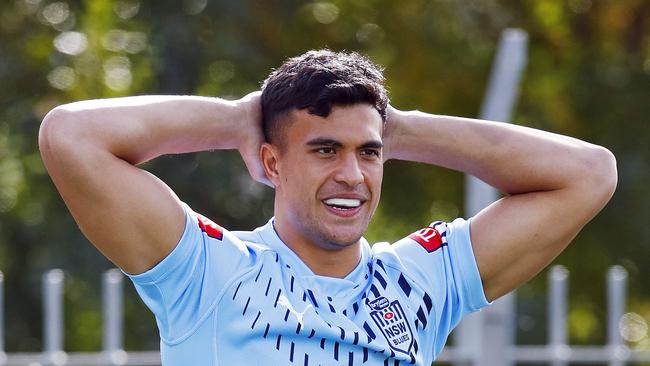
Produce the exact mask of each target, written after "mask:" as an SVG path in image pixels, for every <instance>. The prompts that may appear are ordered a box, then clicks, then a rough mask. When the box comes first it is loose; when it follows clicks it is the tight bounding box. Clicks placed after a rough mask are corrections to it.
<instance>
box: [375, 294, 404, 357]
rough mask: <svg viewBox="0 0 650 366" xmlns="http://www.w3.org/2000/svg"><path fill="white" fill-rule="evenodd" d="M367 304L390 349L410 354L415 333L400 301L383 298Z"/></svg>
mask: <svg viewBox="0 0 650 366" xmlns="http://www.w3.org/2000/svg"><path fill="white" fill-rule="evenodd" d="M367 304H368V306H369V307H370V309H371V310H372V311H371V312H370V316H371V317H372V320H373V321H374V322H375V324H377V326H378V327H379V329H380V330H381V332H382V334H383V335H384V337H386V340H387V341H388V344H389V345H390V348H392V349H393V350H395V351H397V352H402V353H405V354H407V355H408V354H410V352H411V347H412V346H413V332H412V331H411V326H410V325H409V322H408V320H407V319H406V315H405V314H404V309H403V308H402V305H401V304H400V303H399V301H397V300H394V301H389V300H388V299H387V298H385V297H384V296H381V297H378V298H377V299H375V300H372V301H368V302H367Z"/></svg>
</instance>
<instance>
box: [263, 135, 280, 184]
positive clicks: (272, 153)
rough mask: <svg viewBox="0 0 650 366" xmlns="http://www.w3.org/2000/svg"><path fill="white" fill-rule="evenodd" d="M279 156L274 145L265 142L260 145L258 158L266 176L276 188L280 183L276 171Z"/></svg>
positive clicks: (278, 150)
mask: <svg viewBox="0 0 650 366" xmlns="http://www.w3.org/2000/svg"><path fill="white" fill-rule="evenodd" d="M279 158H280V149H279V148H278V147H277V146H276V145H272V144H269V143H268V142H265V143H263V144H262V146H260V160H262V166H263V167H264V172H265V173H266V176H267V178H269V180H270V181H271V183H273V186H275V188H276V189H277V188H278V186H279V185H280V174H279V172H278V159H279Z"/></svg>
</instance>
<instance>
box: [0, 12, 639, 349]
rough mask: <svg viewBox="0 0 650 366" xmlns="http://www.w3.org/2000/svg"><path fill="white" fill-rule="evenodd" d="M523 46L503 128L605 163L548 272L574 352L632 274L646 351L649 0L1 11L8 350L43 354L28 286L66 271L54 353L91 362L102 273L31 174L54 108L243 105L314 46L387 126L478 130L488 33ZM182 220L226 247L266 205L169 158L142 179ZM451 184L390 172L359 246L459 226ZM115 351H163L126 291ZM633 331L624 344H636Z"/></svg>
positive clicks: (539, 314)
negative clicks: (167, 100) (430, 123)
mask: <svg viewBox="0 0 650 366" xmlns="http://www.w3.org/2000/svg"><path fill="white" fill-rule="evenodd" d="M509 27H518V28H521V29H523V30H525V31H526V32H528V35H529V52H528V65H527V67H526V69H525V72H524V76H523V79H522V85H521V90H520V94H519V99H518V103H517V106H516V109H515V112H514V115H513V119H512V122H513V123H516V124H520V125H525V126H531V127H535V128H540V129H544V130H548V131H553V132H557V133H561V134H567V135H571V136H575V137H578V138H580V139H584V140H587V141H590V142H593V143H596V144H600V145H604V146H606V147H607V148H609V149H611V150H612V151H613V152H614V154H615V155H616V156H617V159H618V168H619V185H618V189H617V192H616V194H615V195H614V197H613V199H612V201H611V203H610V204H609V205H608V206H607V207H606V208H605V209H604V211H603V212H602V213H601V214H600V215H599V216H598V217H596V218H595V219H594V220H593V221H592V222H591V223H590V224H589V225H588V226H587V227H586V228H585V229H584V231H583V232H582V233H581V234H580V235H579V236H578V237H577V238H576V239H575V241H574V243H573V244H572V245H571V246H570V247H569V249H567V250H566V251H565V252H564V253H563V254H562V255H561V256H560V257H559V258H558V259H557V260H556V261H555V262H556V263H560V264H563V265H565V266H566V267H567V268H568V269H569V270H570V273H571V288H570V312H569V317H568V327H569V338H570V339H569V340H570V342H571V343H572V344H601V343H603V342H604V341H605V336H606V331H605V313H606V309H605V294H604V288H605V272H606V269H607V268H608V266H610V265H613V264H618V265H622V266H623V267H624V268H625V269H627V271H628V272H629V279H630V282H629V297H628V309H627V311H629V312H631V313H632V314H631V315H630V314H628V315H629V316H628V319H631V320H630V323H629V324H628V326H629V328H626V329H628V331H627V332H625V334H623V336H624V338H625V340H626V342H627V344H628V345H629V346H630V347H632V348H650V338H649V336H648V325H647V324H648V321H650V166H649V163H650V126H649V122H650V121H649V117H648V116H650V1H648V0H626V1H624V0H530V1H497V0H483V1H481V0H462V1H460V0H458V1H453V0H404V1H390V0H354V1H342V0H341V1H337V0H332V1H316V2H311V1H291V0H275V1H231V0H228V1H227V0H182V1H180V0H159V1H144V0H74V1H73V0H64V1H52V0H3V1H1V2H0V271H2V272H3V273H4V280H5V304H6V309H5V317H6V330H5V334H6V335H7V339H6V341H5V343H6V344H5V349H6V351H7V352H19V351H20V352H28V351H29V352H32V351H38V350H40V349H41V348H42V340H41V339H42V334H41V333H42V330H41V321H42V319H41V317H42V316H41V285H40V281H41V274H42V273H43V272H44V271H45V270H47V269H50V268H62V269H63V270H64V271H65V274H66V284H65V300H64V301H65V333H66V339H65V349H66V351H95V350H99V349H100V348H101V313H100V309H101V299H100V292H101V291H100V276H101V272H102V271H103V270H105V269H108V268H111V267H112V265H111V263H110V262H108V261H106V260H105V259H104V258H103V257H102V256H101V255H100V254H99V253H98V252H97V251H96V250H95V249H94V247H92V245H91V244H89V243H88V242H87V240H86V239H85V238H84V237H83V236H82V235H81V233H80V232H79V230H78V228H77V226H76V225H75V223H74V221H73V220H72V218H71V216H70V214H69V213H68V211H67V210H66V208H65V206H64V204H63V202H62V200H61V198H60V196H59V195H58V193H57V192H56V190H55V189H54V186H53V184H52V182H51V181H50V179H49V177H48V176H47V174H46V172H45V170H44V168H43V164H42V162H41V159H40V156H39V152H38V146H37V134H38V128H39V123H40V121H41V119H42V118H43V116H44V115H45V114H46V113H47V112H48V111H49V110H50V109H51V108H53V107H55V106H57V105H59V104H62V103H67V102H71V101H75V100H80V99H89V98H104V97H117V96H126V95H138V94H198V95H206V96H220V97H224V98H231V99H234V98H237V97H240V96H242V95H244V94H245V93H247V92H250V91H253V90H255V89H257V88H259V86H260V82H261V81H262V80H264V78H265V77H266V76H267V75H268V73H269V72H270V71H271V70H272V69H273V68H274V67H277V66H278V65H279V64H280V63H281V62H282V60H284V59H285V58H286V57H290V56H294V55H298V54H300V53H303V52H304V51H306V50H309V49H313V48H323V47H328V48H331V49H334V50H350V51H352V50H354V51H359V52H363V53H366V54H368V55H369V56H370V57H371V58H372V59H373V60H374V61H375V62H377V63H379V64H381V65H383V66H384V67H385V69H386V71H385V73H386V78H387V85H388V88H389V91H390V97H391V102H392V104H393V105H395V106H396V107H398V108H400V109H419V110H422V111H426V112H431V113H437V114H453V115H460V116H466V117H475V116H477V114H478V111H479V108H480V104H481V101H482V98H483V95H484V93H485V89H486V84H487V81H488V77H489V73H490V67H491V63H492V60H493V58H494V54H495V50H496V45H497V42H498V40H499V35H500V33H501V31H502V30H503V29H505V28H509ZM144 167H145V168H146V169H147V170H149V171H151V172H153V173H154V174H156V175H158V176H159V177H160V178H162V179H163V180H164V181H165V182H167V183H168V184H169V185H170V186H171V187H172V189H173V190H174V191H175V192H176V193H177V194H178V195H179V196H180V197H181V199H182V200H184V201H185V202H187V203H189V204H190V205H191V206H192V207H193V208H194V209H195V210H196V211H198V212H201V213H203V214H205V215H206V216H208V217H210V218H212V219H213V220H214V221H216V222H218V223H220V224H222V225H223V226H224V227H227V228H229V229H232V230H242V229H246V230H248V229H251V228H254V227H257V226H259V225H262V224H264V223H265V222H266V220H267V219H268V217H269V216H270V215H272V207H273V205H272V203H273V202H272V200H273V191H272V190H271V189H269V188H266V187H264V186H262V185H261V184H258V183H255V182H253V181H252V180H251V179H250V178H249V176H248V174H247V172H246V169H245V167H244V165H243V163H242V162H241V159H240V158H239V155H238V154H237V153H236V152H219V153H207V152H206V153H198V154H190V155H184V156H166V157H162V158H159V159H156V160H155V161H153V162H150V163H148V164H146V165H145V166H144ZM463 192H464V183H463V175H462V174H461V173H458V172H453V171H448V170H445V169H441V168H437V167H432V166H426V165H422V164H414V163H407V162H397V161H391V162H389V163H387V166H386V176H385V180H384V187H383V197H382V198H383V199H382V201H381V204H380V207H379V209H378V213H377V215H376V218H375V219H374V221H373V223H372V226H371V228H370V230H369V231H368V233H367V238H368V239H369V240H370V241H371V242H373V241H392V240H395V239H398V238H400V237H403V236H405V235H408V234H409V233H411V232H413V231H414V230H417V229H419V228H420V227H422V226H423V225H425V224H428V223H429V222H431V221H432V220H434V219H436V220H438V219H440V220H450V219H453V218H455V217H457V216H463V215H464V213H463ZM545 292H546V281H545V276H542V275H540V276H538V277H537V278H536V279H535V280H533V281H532V282H531V283H530V284H527V285H526V286H524V287H523V288H522V289H521V290H520V291H518V294H517V303H518V308H517V321H516V324H517V341H518V343H520V344H536V343H544V342H545V340H546V339H547V334H546V332H547V331H546V325H545V324H546V319H545V317H546V315H545V307H546V293H545ZM125 321H126V329H127V331H126V334H125V337H126V338H125V348H126V349H127V350H143V349H157V347H158V336H157V329H156V327H155V322H154V319H153V316H152V315H151V314H150V313H149V312H148V310H147V309H146V308H145V307H144V305H143V304H142V303H141V301H140V300H139V299H138V298H137V295H136V294H135V291H134V290H133V288H132V286H131V285H128V286H127V294H126V310H125ZM630 329H631V331H630Z"/></svg>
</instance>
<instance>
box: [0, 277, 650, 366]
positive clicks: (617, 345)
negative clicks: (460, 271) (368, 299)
mask: <svg viewBox="0 0 650 366" xmlns="http://www.w3.org/2000/svg"><path fill="white" fill-rule="evenodd" d="M548 274H549V275H548V289H549V290H548V330H549V331H548V343H547V344H543V345H525V346H524V345H516V344H509V345H507V346H506V347H504V348H502V349H498V350H492V351H493V352H494V351H496V352H500V353H502V354H503V355H505V359H506V360H507V363H515V362H516V363H519V364H532V363H534V364H548V365H553V366H564V365H568V364H569V363H592V364H593V363H599V364H603V365H605V364H607V365H610V366H622V365H625V364H634V363H643V362H647V363H650V350H631V349H630V348H628V347H627V346H626V345H625V343H624V340H623V338H622V336H621V332H620V327H621V324H620V321H621V319H623V315H624V313H625V302H626V301H625V298H626V287H627V272H626V271H625V270H624V269H623V268H622V267H620V266H614V267H611V268H610V270H609V271H608V273H607V314H608V315H607V344H605V345H594V346H572V345H569V344H568V341H567V340H568V336H567V314H568V291H569V286H568V278H569V273H568V271H567V270H566V269H565V268H564V267H562V266H554V267H552V268H551V269H550V271H549V272H548ZM123 280H124V276H123V274H122V273H121V272H120V271H119V270H117V269H112V270H109V271H107V272H105V273H104V275H103V281H102V282H103V283H102V300H103V301H102V304H103V306H102V312H103V342H102V344H103V350H101V351H98V352H85V353H81V352H65V350H64V349H63V340H64V326H63V310H64V309H63V287H64V274H63V271H61V270H59V269H53V270H50V271H48V272H46V273H45V274H44V275H43V279H42V281H43V288H42V292H43V351H42V352H28V353H5V352H4V333H3V330H4V324H3V314H4V303H3V296H2V295H3V285H4V279H3V277H2V274H1V273H0V365H2V366H36V365H60V366H91V365H106V366H108V365H134V366H135V365H140V366H149V365H160V353H159V351H158V350H151V351H128V352H127V351H124V350H123V335H124V332H123V330H124V328H123V321H124V318H123V282H124V281H123ZM506 324H508V323H506ZM510 324H511V323H510ZM503 325H504V324H501V326H503ZM511 331H512V332H514V331H515V330H514V329H511ZM9 336H11V335H9ZM464 349H465V348H464V347H459V346H455V347H447V348H445V350H444V351H443V352H442V354H441V355H440V357H439V360H438V361H439V362H445V363H452V364H454V365H459V366H460V365H468V366H469V365H489V366H496V365H493V364H491V363H489V361H488V360H486V359H483V358H481V357H480V356H481V353H482V352H484V349H483V345H482V344H480V343H477V344H474V345H473V349H471V350H470V352H465V351H464ZM475 355H478V356H479V357H478V358H477V357H474V356H475ZM499 366H501V365H499Z"/></svg>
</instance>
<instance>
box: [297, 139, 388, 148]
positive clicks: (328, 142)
mask: <svg viewBox="0 0 650 366" xmlns="http://www.w3.org/2000/svg"><path fill="white" fill-rule="evenodd" d="M307 145H308V146H331V147H343V144H342V143H341V142H340V141H337V140H334V139H330V138H324V137H318V138H315V139H313V140H309V141H307ZM382 147H384V144H382V143H381V141H377V140H372V141H368V142H365V143H363V144H362V145H361V146H359V148H360V149H381V148H382Z"/></svg>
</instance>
